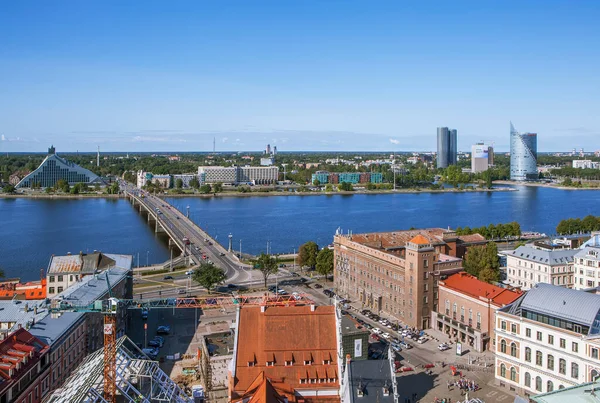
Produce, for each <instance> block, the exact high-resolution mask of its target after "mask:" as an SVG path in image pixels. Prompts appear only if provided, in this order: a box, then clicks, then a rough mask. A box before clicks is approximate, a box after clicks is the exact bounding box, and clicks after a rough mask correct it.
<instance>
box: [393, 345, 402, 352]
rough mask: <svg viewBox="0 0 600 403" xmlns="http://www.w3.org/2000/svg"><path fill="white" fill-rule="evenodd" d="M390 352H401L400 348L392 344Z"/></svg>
mask: <svg viewBox="0 0 600 403" xmlns="http://www.w3.org/2000/svg"><path fill="white" fill-rule="evenodd" d="M392 350H394V351H395V352H397V353H399V352H400V351H402V347H400V345H399V344H392Z"/></svg>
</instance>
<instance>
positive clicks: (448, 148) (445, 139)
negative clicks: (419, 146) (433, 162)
mask: <svg viewBox="0 0 600 403" xmlns="http://www.w3.org/2000/svg"><path fill="white" fill-rule="evenodd" d="M457 151H458V136H457V132H456V129H452V130H450V129H448V128H447V127H438V128H437V167H438V168H448V166H449V165H454V164H456V162H457V160H458V158H457Z"/></svg>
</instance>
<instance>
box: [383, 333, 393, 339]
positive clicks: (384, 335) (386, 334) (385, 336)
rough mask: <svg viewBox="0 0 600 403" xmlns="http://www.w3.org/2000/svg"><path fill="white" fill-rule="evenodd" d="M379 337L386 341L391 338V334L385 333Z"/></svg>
mask: <svg viewBox="0 0 600 403" xmlns="http://www.w3.org/2000/svg"><path fill="white" fill-rule="evenodd" d="M381 337H383V338H384V339H386V340H387V339H389V338H390V337H392V335H391V334H389V333H388V332H385V333H383V334H382V335H381Z"/></svg>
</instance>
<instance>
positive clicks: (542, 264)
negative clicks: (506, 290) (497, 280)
mask: <svg viewBox="0 0 600 403" xmlns="http://www.w3.org/2000/svg"><path fill="white" fill-rule="evenodd" d="M502 253H503V254H505V255H506V277H507V282H508V284H509V285H511V286H513V287H520V288H522V289H524V290H528V289H530V288H532V287H533V286H534V285H535V284H537V283H548V284H554V285H560V286H563V287H568V288H571V287H573V281H574V279H573V273H574V268H573V262H574V260H573V258H574V256H575V254H576V253H577V250H575V249H547V248H540V247H536V246H533V245H531V244H528V245H523V246H519V247H518V248H517V249H515V250H512V251H504V252H502Z"/></svg>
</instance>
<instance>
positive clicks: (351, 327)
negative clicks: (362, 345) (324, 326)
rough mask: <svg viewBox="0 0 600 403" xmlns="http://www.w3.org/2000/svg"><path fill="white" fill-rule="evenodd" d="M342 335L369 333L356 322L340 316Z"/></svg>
mask: <svg viewBox="0 0 600 403" xmlns="http://www.w3.org/2000/svg"><path fill="white" fill-rule="evenodd" d="M342 333H343V334H355V333H369V334H370V332H369V330H367V328H365V327H363V326H361V325H360V324H359V323H358V322H357V321H355V320H354V319H352V318H351V317H349V316H348V315H342Z"/></svg>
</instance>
